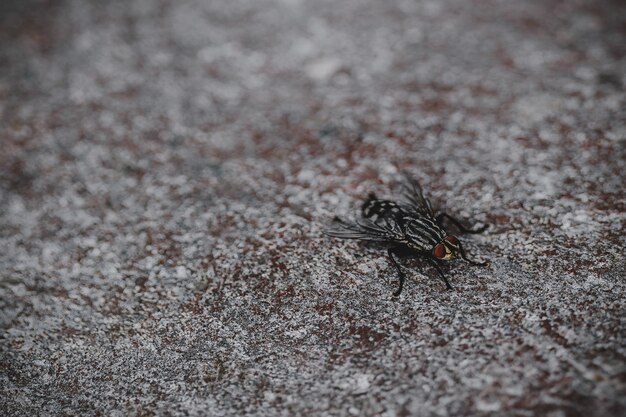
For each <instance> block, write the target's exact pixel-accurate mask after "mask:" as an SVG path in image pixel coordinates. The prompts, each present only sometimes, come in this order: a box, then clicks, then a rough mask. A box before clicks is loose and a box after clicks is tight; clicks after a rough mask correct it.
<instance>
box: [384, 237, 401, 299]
mask: <svg viewBox="0 0 626 417" xmlns="http://www.w3.org/2000/svg"><path fill="white" fill-rule="evenodd" d="M394 254H395V255H398V250H397V248H389V249H387V255H389V259H391V263H392V264H393V265H394V266H395V267H396V269H397V270H398V278H399V280H400V283H399V284H398V289H397V290H396V292H394V293H393V296H394V297H398V296H399V295H400V293H401V292H402V287H403V286H404V273H403V272H402V270H401V269H400V265H398V262H396V260H395V259H394V257H393V255H394Z"/></svg>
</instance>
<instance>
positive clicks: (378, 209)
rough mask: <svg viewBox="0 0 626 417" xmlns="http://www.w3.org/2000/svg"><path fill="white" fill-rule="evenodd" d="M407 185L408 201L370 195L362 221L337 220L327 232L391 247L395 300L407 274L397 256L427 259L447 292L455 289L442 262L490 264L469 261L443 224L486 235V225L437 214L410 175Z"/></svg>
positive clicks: (389, 250) (389, 251)
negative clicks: (467, 224)
mask: <svg viewBox="0 0 626 417" xmlns="http://www.w3.org/2000/svg"><path fill="white" fill-rule="evenodd" d="M404 186H405V190H404V194H403V197H404V201H402V202H399V203H396V202H393V201H390V200H380V199H378V198H376V196H375V195H374V194H370V195H369V197H368V199H367V200H366V201H365V202H364V203H363V205H362V206H361V213H362V214H363V219H362V220H358V221H356V222H346V221H343V220H341V219H339V218H338V217H336V218H335V223H336V227H334V228H332V229H329V230H326V232H325V233H326V234H327V235H329V236H333V237H339V238H344V239H359V240H365V241H370V242H379V243H384V244H388V245H390V247H389V248H388V250H387V254H388V255H389V259H391V262H392V263H393V265H394V266H395V267H396V269H397V271H398V277H399V280H400V283H399V286H398V290H397V291H396V292H394V294H393V295H394V297H397V296H399V295H400V293H401V292H402V286H403V284H404V273H403V272H402V270H401V269H400V266H399V265H398V263H397V262H396V260H395V258H394V255H396V256H398V255H403V254H407V253H409V254H413V255H419V256H422V257H425V258H426V259H427V260H428V262H429V263H430V264H431V265H432V266H433V267H435V269H436V270H437V272H439V275H440V276H441V278H442V279H443V282H444V283H445V284H446V288H447V289H452V286H451V285H450V283H449V282H448V279H447V278H446V276H445V275H444V274H443V272H442V271H441V268H440V267H439V263H441V262H442V261H450V260H452V259H454V258H456V257H458V256H459V255H460V257H461V258H462V259H463V260H465V261H467V262H469V263H470V264H472V265H479V266H485V265H488V262H475V261H472V260H469V259H467V256H466V255H465V251H464V250H463V245H461V242H460V241H459V239H457V238H456V237H455V236H453V235H450V234H448V233H447V232H446V230H445V228H444V226H443V221H444V220H448V221H450V222H451V223H452V224H454V225H455V226H456V227H457V228H458V229H459V230H460V231H461V232H463V233H480V232H483V231H484V230H485V229H486V228H487V226H486V225H485V226H483V227H480V228H478V229H469V228H466V227H464V226H463V225H462V224H461V223H459V221H457V220H456V219H454V218H453V217H452V216H450V215H449V214H446V213H438V214H435V212H434V211H433V208H432V205H431V204H430V201H429V200H428V199H427V198H425V197H424V194H423V192H422V188H421V187H420V185H419V184H418V183H417V182H415V181H413V180H411V179H410V177H408V176H407V181H406V184H404Z"/></svg>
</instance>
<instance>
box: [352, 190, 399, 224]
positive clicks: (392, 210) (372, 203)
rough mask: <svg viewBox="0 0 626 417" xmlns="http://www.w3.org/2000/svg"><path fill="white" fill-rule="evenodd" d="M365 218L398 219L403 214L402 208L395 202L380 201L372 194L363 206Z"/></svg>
mask: <svg viewBox="0 0 626 417" xmlns="http://www.w3.org/2000/svg"><path fill="white" fill-rule="evenodd" d="M361 211H362V213H363V217H365V218H368V219H372V220H374V221H376V220H378V219H397V218H399V217H400V216H401V215H402V214H403V213H402V209H401V208H400V206H399V205H398V204H396V203H394V202H393V201H389V200H379V199H377V198H376V196H375V195H374V194H370V195H369V197H368V198H367V200H366V201H365V202H364V203H363V205H362V206H361Z"/></svg>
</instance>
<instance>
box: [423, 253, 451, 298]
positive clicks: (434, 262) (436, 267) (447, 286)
mask: <svg viewBox="0 0 626 417" xmlns="http://www.w3.org/2000/svg"><path fill="white" fill-rule="evenodd" d="M426 259H428V262H429V263H430V264H431V265H432V266H434V267H435V269H436V270H437V272H439V275H440V276H441V279H442V280H443V282H444V283H445V284H446V289H447V290H452V289H453V288H452V285H450V283H449V282H448V278H446V276H445V275H444V274H443V271H442V270H441V268H439V265H437V262H436V261H435V260H434V259H433V258H431V257H428V258H426Z"/></svg>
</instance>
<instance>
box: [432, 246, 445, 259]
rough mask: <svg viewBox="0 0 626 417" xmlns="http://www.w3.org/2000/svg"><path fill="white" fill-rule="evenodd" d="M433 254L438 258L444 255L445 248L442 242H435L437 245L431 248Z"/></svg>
mask: <svg viewBox="0 0 626 417" xmlns="http://www.w3.org/2000/svg"><path fill="white" fill-rule="evenodd" d="M433 255H435V258H439V259H441V258H443V257H444V256H446V248H445V247H444V246H443V243H437V245H436V246H435V248H434V249H433Z"/></svg>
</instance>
